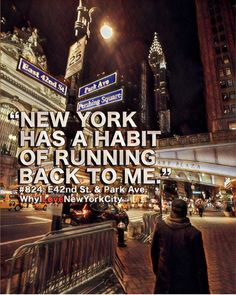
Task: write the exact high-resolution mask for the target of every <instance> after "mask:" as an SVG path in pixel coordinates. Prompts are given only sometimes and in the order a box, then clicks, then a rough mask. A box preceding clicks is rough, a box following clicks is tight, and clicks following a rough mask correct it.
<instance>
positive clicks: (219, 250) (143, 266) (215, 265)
mask: <svg viewBox="0 0 236 295" xmlns="http://www.w3.org/2000/svg"><path fill="white" fill-rule="evenodd" d="M205 215H206V216H204V217H203V218H200V217H198V216H194V217H191V222H192V224H193V225H195V226H196V227H197V228H198V229H200V230H201V231H202V234H203V241H204V247H205V252H206V259H207V265H208V278H209V285H210V291H211V293H214V294H219V293H227V294H235V293H236V281H235V277H236V270H235V261H236V251H235V249H236V219H235V218H229V217H223V214H219V213H215V212H207V213H206V214H205ZM127 245H128V246H127V248H119V249H118V253H119V256H120V258H121V260H122V262H123V264H124V267H125V276H124V281H125V285H126V289H127V292H128V293H134V294H142V293H153V288H154V282H155V276H154V275H153V273H152V268H151V261H150V244H141V243H139V242H137V241H135V240H128V241H127Z"/></svg>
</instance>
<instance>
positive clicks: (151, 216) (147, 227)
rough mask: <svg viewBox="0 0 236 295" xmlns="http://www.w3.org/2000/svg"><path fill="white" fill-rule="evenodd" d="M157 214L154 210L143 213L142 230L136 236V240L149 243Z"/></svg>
mask: <svg viewBox="0 0 236 295" xmlns="http://www.w3.org/2000/svg"><path fill="white" fill-rule="evenodd" d="M158 216H160V215H159V214H158V213H155V212H148V213H144V214H143V231H142V233H141V234H140V235H139V236H138V237H137V240H139V241H140V242H142V243H151V241H152V234H153V232H154V229H155V225H156V222H157V218H158Z"/></svg>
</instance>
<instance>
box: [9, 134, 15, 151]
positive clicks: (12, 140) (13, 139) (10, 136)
mask: <svg viewBox="0 0 236 295" xmlns="http://www.w3.org/2000/svg"><path fill="white" fill-rule="evenodd" d="M9 140H10V145H9V154H10V155H11V147H12V142H14V141H16V136H15V135H12V134H9Z"/></svg>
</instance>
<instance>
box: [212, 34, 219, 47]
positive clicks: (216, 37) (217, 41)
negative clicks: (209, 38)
mask: <svg viewBox="0 0 236 295" xmlns="http://www.w3.org/2000/svg"><path fill="white" fill-rule="evenodd" d="M213 41H214V45H218V44H219V38H218V36H215V37H214V38H213Z"/></svg>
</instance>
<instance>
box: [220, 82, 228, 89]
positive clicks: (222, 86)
mask: <svg viewBox="0 0 236 295" xmlns="http://www.w3.org/2000/svg"><path fill="white" fill-rule="evenodd" d="M226 86H227V83H226V81H225V80H221V81H220V87H221V88H226Z"/></svg>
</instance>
